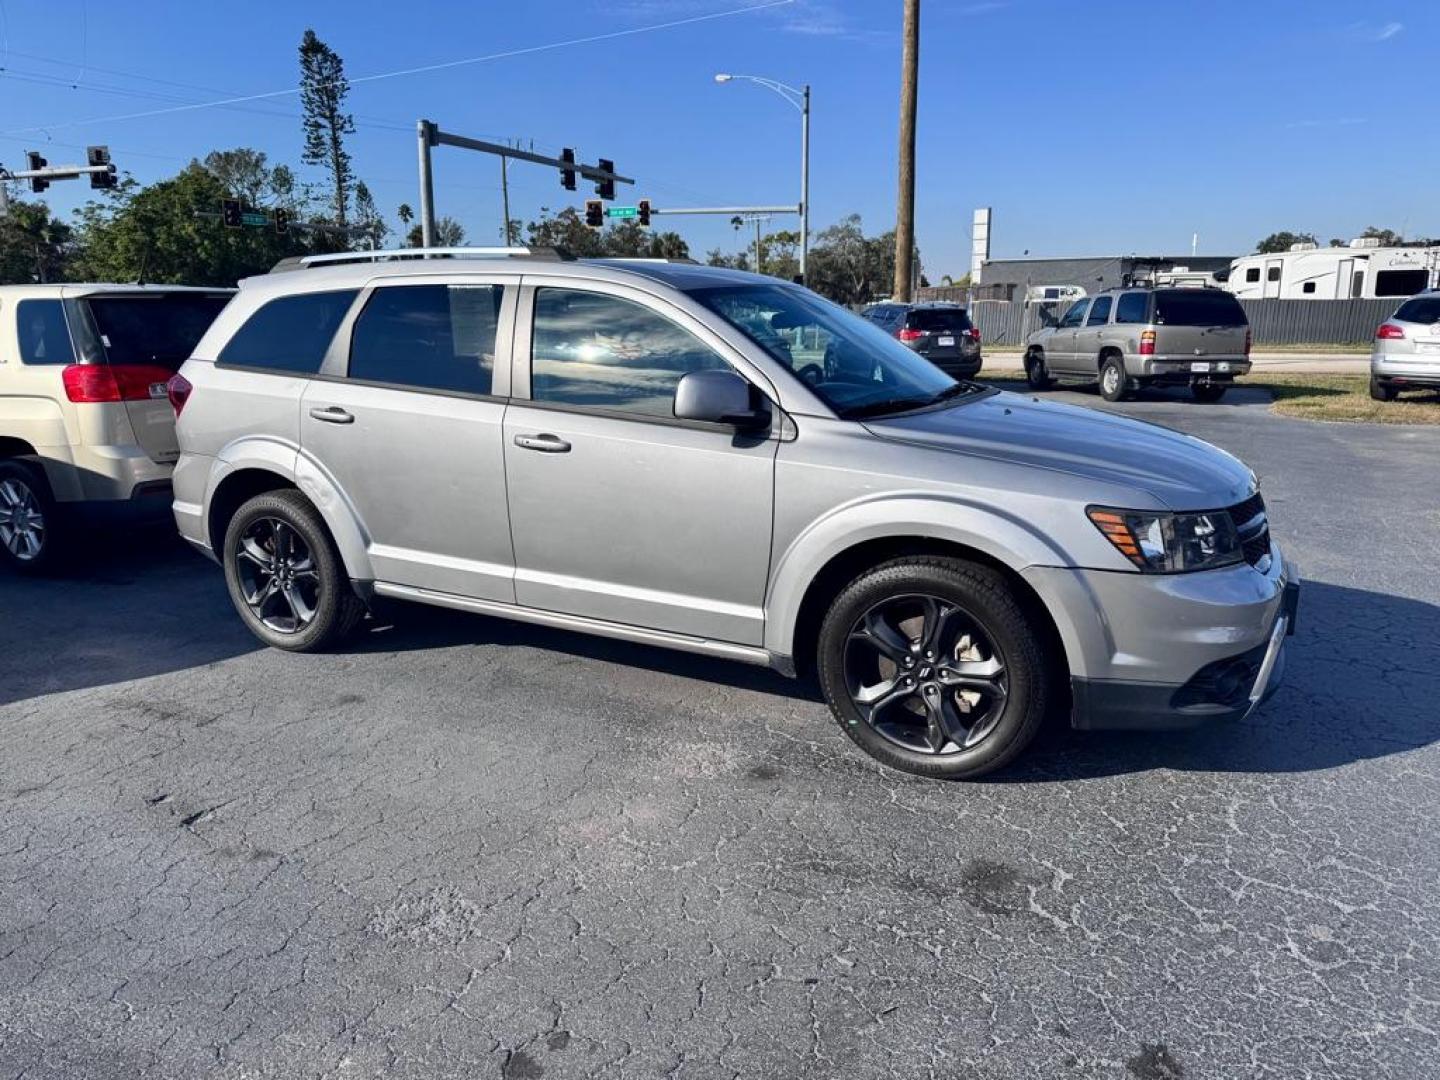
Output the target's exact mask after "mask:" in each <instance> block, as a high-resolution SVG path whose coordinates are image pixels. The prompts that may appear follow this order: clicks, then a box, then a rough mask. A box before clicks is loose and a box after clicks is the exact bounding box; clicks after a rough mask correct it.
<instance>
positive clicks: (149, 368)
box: [61, 364, 170, 404]
mask: <svg viewBox="0 0 1440 1080" xmlns="http://www.w3.org/2000/svg"><path fill="white" fill-rule="evenodd" d="M61 377H62V378H63V380H64V382H65V396H66V397H67V398H69V399H70V400H71V401H73V402H76V403H77V404H88V403H95V402H110V401H148V400H149V399H150V398H158V397H164V396H165V392H164V386H165V384H166V383H167V382H169V381H170V371H169V369H168V368H163V367H156V366H154V365H151V364H70V365H69V366H67V367H66V368H65V370H64V372H63V373H62V375H61ZM156 387H159V388H160V390H159V391H158V392H157V390H156Z"/></svg>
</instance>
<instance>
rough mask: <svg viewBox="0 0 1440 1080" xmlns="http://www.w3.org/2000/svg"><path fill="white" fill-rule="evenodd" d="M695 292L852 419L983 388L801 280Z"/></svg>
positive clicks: (914, 406) (942, 399)
mask: <svg viewBox="0 0 1440 1080" xmlns="http://www.w3.org/2000/svg"><path fill="white" fill-rule="evenodd" d="M690 296H691V297H692V298H693V299H694V300H696V301H698V302H699V303H701V304H703V305H704V306H705V307H707V308H709V309H710V310H711V311H713V312H714V313H715V314H717V315H719V316H720V317H721V318H722V319H724V320H725V321H726V322H728V323H729V324H730V325H731V326H733V327H735V328H736V329H737V330H739V331H740V332H741V333H743V334H744V335H745V336H746V337H748V338H749V339H750V340H751V341H752V342H754V343H755V344H756V345H757V346H759V347H760V348H761V349H762V350H763V351H764V352H765V353H766V354H768V355H769V357H770V359H771V360H772V361H773V362H774V363H776V364H778V365H779V366H780V367H783V368H785V369H786V370H787V371H789V372H791V373H792V374H793V375H795V377H797V378H799V379H801V380H802V381H803V382H805V383H806V384H807V385H808V386H809V387H810V388H811V389H812V390H813V391H814V392H815V394H816V395H817V396H818V397H819V398H820V400H822V401H824V402H825V404H826V405H828V406H830V408H831V409H833V410H834V411H835V412H836V414H838V415H839V416H842V417H845V418H846V419H860V418H862V417H867V416H883V415H885V414H887V413H897V412H904V411H907V410H911V409H918V408H924V407H926V406H929V405H934V404H938V403H939V402H941V401H944V400H946V399H948V398H958V397H960V396H961V395H972V394H979V393H981V392H983V389H984V388H983V387H980V386H978V385H977V384H975V383H968V382H966V383H960V382H956V381H955V380H954V379H952V378H951V377H950V376H949V375H946V374H945V373H944V372H943V371H941V370H940V369H939V368H938V367H935V366H934V365H933V364H931V363H930V362H929V361H928V360H926V359H924V358H923V357H922V356H920V355H919V354H918V353H915V352H913V351H911V350H910V349H907V348H906V347H905V346H904V345H902V344H900V343H899V342H898V341H896V340H895V339H894V338H893V337H891V336H890V335H889V334H887V333H885V331H883V330H881V329H880V328H879V327H878V326H876V325H875V324H874V323H871V322H868V321H866V320H865V319H862V318H860V316H858V315H856V314H854V313H853V312H850V311H847V310H845V309H844V308H842V307H840V306H838V305H836V304H832V303H831V302H830V301H828V300H825V299H823V298H821V297H819V296H816V295H815V294H814V293H813V292H810V291H809V290H808V289H802V288H799V287H797V286H794V285H779V284H776V285H723V286H715V287H711V288H705V289H695V290H692V291H691V292H690Z"/></svg>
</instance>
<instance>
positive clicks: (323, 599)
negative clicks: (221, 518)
mask: <svg viewBox="0 0 1440 1080" xmlns="http://www.w3.org/2000/svg"><path fill="white" fill-rule="evenodd" d="M224 564H225V583H226V585H227V586H229V589H230V599H231V600H232V601H233V602H234V604H235V610H236V611H238V612H239V613H240V618H241V619H243V620H244V622H245V625H246V626H248V627H249V628H250V630H251V632H252V633H253V634H254V635H255V636H256V637H258V638H259V639H260V640H261V641H263V642H265V644H267V645H272V646H274V647H275V648H277V649H287V650H289V651H291V652H315V651H318V650H320V649H323V648H325V647H326V646H328V645H333V644H334V643H335V642H337V641H339V640H340V639H341V638H343V637H344V636H345V635H346V634H348V633H349V632H350V631H351V630H352V629H354V627H355V625H356V623H358V622H359V621H360V619H361V617H362V616H363V615H364V613H365V608H364V605H363V604H361V602H360V598H359V597H357V596H356V595H355V590H354V589H353V588H352V587H351V585H350V579H349V577H348V575H347V574H346V573H345V566H344V564H343V563H342V562H341V561H340V554H339V552H337V551H336V550H335V544H334V541H332V540H331V538H330V533H329V531H328V530H327V529H326V528H325V522H324V521H323V520H322V519H321V517H320V514H319V512H318V511H317V510H316V509H315V507H314V505H313V504H312V503H311V502H310V500H309V499H307V498H305V496H304V495H302V494H300V492H298V491H294V490H288V489H287V490H281V491H267V492H265V493H263V494H261V495H257V496H255V497H254V498H253V499H251V500H250V501H249V502H247V503H245V504H244V505H242V506H241V507H240V509H239V510H237V511H236V512H235V516H234V517H233V518H231V519H230V524H229V526H228V527H227V528H226V530H225V548H224Z"/></svg>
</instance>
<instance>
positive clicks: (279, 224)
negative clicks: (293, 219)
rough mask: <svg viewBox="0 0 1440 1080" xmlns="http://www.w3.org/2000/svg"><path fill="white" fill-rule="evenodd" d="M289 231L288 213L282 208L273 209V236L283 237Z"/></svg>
mask: <svg viewBox="0 0 1440 1080" xmlns="http://www.w3.org/2000/svg"><path fill="white" fill-rule="evenodd" d="M289 231H290V211H289V210H286V209H285V208H284V207H283V206H277V207H276V208H275V235H276V236H284V235H285V234H286V233H288V232H289Z"/></svg>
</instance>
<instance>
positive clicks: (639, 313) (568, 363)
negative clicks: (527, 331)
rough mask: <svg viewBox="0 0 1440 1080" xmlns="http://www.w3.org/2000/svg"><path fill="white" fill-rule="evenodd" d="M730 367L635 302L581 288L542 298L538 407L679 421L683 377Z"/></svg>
mask: <svg viewBox="0 0 1440 1080" xmlns="http://www.w3.org/2000/svg"><path fill="white" fill-rule="evenodd" d="M726 366H727V365H726V363H725V361H724V360H722V359H720V357H719V356H717V355H716V354H715V352H714V350H712V349H711V348H710V347H709V346H708V345H705V344H704V343H703V342H701V341H700V340H699V339H698V338H696V337H695V336H694V335H693V334H691V333H690V332H689V331H688V330H684V329H682V328H681V327H680V326H678V325H676V324H675V323H673V322H671V321H670V320H669V319H667V318H665V317H664V316H663V315H660V314H658V313H657V312H654V311H652V310H650V309H649V308H647V307H643V306H641V305H640V304H637V303H634V302H633V301H630V300H622V299H621V298H619V297H617V296H607V295H605V294H604V293H595V292H584V291H582V290H579V289H537V290H536V292H535V324H534V333H533V335H532V340H531V359H530V397H531V399H532V400H533V401H537V402H545V403H549V404H553V405H569V406H574V407H578V408H587V409H600V410H605V411H614V412H624V413H635V414H637V415H640V416H652V417H669V418H673V417H674V415H675V386H676V384H678V383H679V382H680V379H681V377H682V376H685V375H687V374H689V373H690V372H692V371H709V370H723V369H725V368H726Z"/></svg>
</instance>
